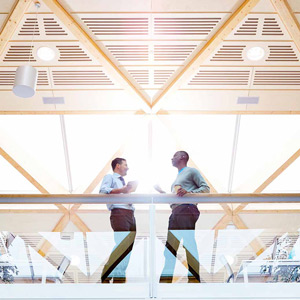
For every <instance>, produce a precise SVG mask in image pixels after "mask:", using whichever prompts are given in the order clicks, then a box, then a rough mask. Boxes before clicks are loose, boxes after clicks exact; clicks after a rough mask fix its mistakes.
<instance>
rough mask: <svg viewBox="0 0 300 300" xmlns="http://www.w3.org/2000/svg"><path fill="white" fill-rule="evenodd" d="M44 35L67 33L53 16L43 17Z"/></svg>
mask: <svg viewBox="0 0 300 300" xmlns="http://www.w3.org/2000/svg"><path fill="white" fill-rule="evenodd" d="M43 21H44V28H45V33H46V35H68V34H67V33H66V32H65V30H64V29H63V28H62V27H61V26H60V25H59V24H58V23H57V21H56V20H55V19H54V18H43Z"/></svg>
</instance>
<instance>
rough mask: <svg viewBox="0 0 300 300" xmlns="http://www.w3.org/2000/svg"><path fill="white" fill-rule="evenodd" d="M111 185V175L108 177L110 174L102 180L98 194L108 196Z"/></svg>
mask: <svg viewBox="0 0 300 300" xmlns="http://www.w3.org/2000/svg"><path fill="white" fill-rule="evenodd" d="M112 183H113V178H112V175H110V174H107V175H105V176H104V178H103V180H102V183H101V187H100V191H99V193H100V194H110V192H111V191H112V190H113V188H112V187H111V186H112Z"/></svg>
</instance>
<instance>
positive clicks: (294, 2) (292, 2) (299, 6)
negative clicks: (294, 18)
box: [287, 0, 300, 12]
mask: <svg viewBox="0 0 300 300" xmlns="http://www.w3.org/2000/svg"><path fill="white" fill-rule="evenodd" d="M287 2H288V4H289V6H290V7H291V9H292V10H293V11H294V12H300V2H299V1H298V0H287Z"/></svg>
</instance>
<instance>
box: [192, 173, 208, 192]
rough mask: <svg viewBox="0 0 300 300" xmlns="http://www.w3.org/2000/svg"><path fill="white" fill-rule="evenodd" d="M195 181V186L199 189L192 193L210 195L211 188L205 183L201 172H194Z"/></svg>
mask: <svg viewBox="0 0 300 300" xmlns="http://www.w3.org/2000/svg"><path fill="white" fill-rule="evenodd" d="M193 180H194V182H195V184H196V185H197V186H198V188H197V189H195V190H192V191H191V193H209V192H210V187H209V186H208V185H207V183H206V182H205V180H204V178H203V177H202V176H201V174H200V172H199V171H198V170H196V169H195V170H194V173H193Z"/></svg>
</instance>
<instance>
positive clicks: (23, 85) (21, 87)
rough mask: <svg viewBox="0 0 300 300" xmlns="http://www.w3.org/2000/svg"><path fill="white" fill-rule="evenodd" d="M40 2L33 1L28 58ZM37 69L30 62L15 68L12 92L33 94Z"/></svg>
mask: <svg viewBox="0 0 300 300" xmlns="http://www.w3.org/2000/svg"><path fill="white" fill-rule="evenodd" d="M40 6H41V4H40V3H39V2H35V7H36V22H35V23H34V27H33V34H32V41H31V46H30V53H29V60H28V63H30V58H31V56H32V48H33V38H34V34H35V26H36V24H37V22H38V14H37V13H38V9H39V8H40ZM37 77H38V71H37V69H36V68H34V67H33V66H31V65H30V64H27V65H24V66H20V67H18V68H17V71H16V76H15V82H14V87H13V93H14V94H15V95H16V96H18V97H21V98H30V97H32V96H33V95H34V94H35V89H36V83H37Z"/></svg>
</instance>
